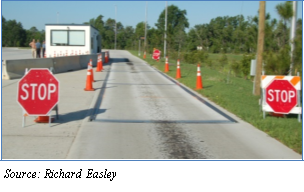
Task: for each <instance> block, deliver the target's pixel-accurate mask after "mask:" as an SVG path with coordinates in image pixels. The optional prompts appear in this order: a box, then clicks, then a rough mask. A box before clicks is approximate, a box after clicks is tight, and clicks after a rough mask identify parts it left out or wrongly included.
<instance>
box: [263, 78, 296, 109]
mask: <svg viewBox="0 0 304 192" xmlns="http://www.w3.org/2000/svg"><path fill="white" fill-rule="evenodd" d="M266 102H267V104H268V105H269V106H270V107H271V108H272V109H273V111H274V112H276V113H284V114H287V113H289V112H290V111H291V110H292V109H293V108H294V107H295V106H296V105H297V91H296V89H295V88H294V86H293V85H292V84H291V83H290V82H289V81H288V80H281V79H275V80H273V81H272V82H271V83H270V84H269V86H268V87H267V88H266Z"/></svg>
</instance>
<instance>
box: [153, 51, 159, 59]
mask: <svg viewBox="0 0 304 192" xmlns="http://www.w3.org/2000/svg"><path fill="white" fill-rule="evenodd" d="M152 59H154V60H158V59H160V50H158V49H155V50H154V51H153V55H152Z"/></svg>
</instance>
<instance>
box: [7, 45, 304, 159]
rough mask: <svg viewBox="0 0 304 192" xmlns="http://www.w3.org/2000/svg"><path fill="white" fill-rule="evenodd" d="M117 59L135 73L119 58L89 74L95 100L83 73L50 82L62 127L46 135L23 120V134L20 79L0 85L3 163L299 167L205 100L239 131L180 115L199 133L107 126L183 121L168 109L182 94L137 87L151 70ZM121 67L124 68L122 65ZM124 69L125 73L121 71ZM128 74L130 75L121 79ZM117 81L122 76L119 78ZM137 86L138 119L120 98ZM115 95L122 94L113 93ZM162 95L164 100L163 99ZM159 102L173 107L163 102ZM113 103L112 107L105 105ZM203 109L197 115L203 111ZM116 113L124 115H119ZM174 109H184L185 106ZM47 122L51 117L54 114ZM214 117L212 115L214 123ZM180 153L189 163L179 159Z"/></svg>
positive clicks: (45, 129) (186, 127)
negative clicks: (272, 163)
mask: <svg viewBox="0 0 304 192" xmlns="http://www.w3.org/2000/svg"><path fill="white" fill-rule="evenodd" d="M118 52H119V51H111V53H110V55H111V56H113V57H112V58H116V56H115V55H117V57H118V56H119V55H120V57H121V54H122V55H123V57H128V58H129V59H130V62H132V63H133V64H134V66H133V67H134V70H133V68H132V66H130V65H129V64H128V63H126V61H125V60H124V59H122V58H116V59H113V60H110V63H111V62H113V63H115V64H114V66H113V65H112V66H113V68H112V69H111V72H108V71H109V69H110V66H109V65H104V72H100V73H96V72H95V73H94V78H95V80H96V82H95V83H93V87H94V88H97V90H96V91H94V92H87V91H84V90H83V89H84V88H85V83H86V72H87V70H86V69H84V70H79V71H72V72H68V73H60V74H56V75H55V76H56V78H58V80H59V81H60V102H59V105H58V106H59V118H60V119H59V120H56V121H55V122H54V123H52V124H51V127H49V125H48V124H37V123H34V122H33V120H34V119H35V118H34V117H26V126H25V127H24V128H22V109H21V107H20V106H19V104H18V103H17V101H16V100H17V82H18V81H19V79H16V80H2V159H66V158H68V159H88V158H89V159H137V158H138V159H168V158H196V159H204V158H211V159H212V158H215V159H235V158H239V159H301V156H300V155H299V154H297V153H295V152H293V151H292V150H291V149H289V148H287V147H286V146H284V145H283V144H281V143H279V142H278V141H276V140H275V139H273V138H270V137H269V136H268V135H267V134H265V133H263V132H262V131H259V130H257V129H256V128H254V127H253V126H251V125H250V124H248V123H246V122H243V121H242V120H241V119H239V118H238V117H236V116H235V115H233V114H231V113H229V112H228V111H226V110H224V109H222V108H221V107H219V106H217V105H215V104H214V103H212V102H210V101H208V100H207V99H205V98H204V99H205V100H206V101H208V102H210V103H212V105H214V106H215V107H216V108H218V109H219V110H221V111H223V113H226V114H228V115H229V116H230V117H232V118H233V119H235V120H236V121H237V123H228V124H227V123H225V122H224V124H221V123H220V124H219V125H218V124H212V123H211V124H210V123H208V119H209V118H207V116H204V117H206V119H204V118H203V119H198V118H200V117H195V116H193V115H191V114H190V112H186V113H185V114H186V115H187V116H184V118H185V120H194V121H195V120H203V121H204V120H206V122H205V123H204V124H202V125H199V126H198V125H195V124H191V123H190V124H187V122H185V123H183V122H182V123H168V122H166V121H164V122H163V123H160V124H158V123H156V124H154V123H148V124H140V123H132V122H131V123H128V125H126V124H124V123H119V122H118V123H115V122H106V121H104V120H107V119H110V120H111V119H114V120H115V119H116V118H119V119H120V120H130V119H131V120H132V119H134V117H135V115H136V116H137V117H140V116H142V118H138V119H139V120H149V117H147V116H146V115H149V113H151V114H150V115H157V116H155V117H154V118H153V119H156V120H157V119H158V117H159V119H160V120H162V119H164V115H169V116H170V115H177V116H176V118H173V117H175V116H170V117H168V118H169V119H173V120H177V121H178V120H180V119H181V118H180V117H181V116H183V115H184V114H183V113H180V112H181V111H180V110H175V111H172V110H171V109H172V107H173V108H174V107H177V106H175V103H174V102H173V100H176V99H179V98H178V97H179V96H178V95H177V94H176V93H175V94H173V95H172V93H171V95H170V91H169V90H170V89H171V91H173V90H175V89H179V88H173V87H174V86H176V85H172V82H170V81H165V83H164V81H161V78H162V77H159V78H155V79H156V81H154V80H153V81H150V82H149V81H147V82H145V81H142V76H140V75H142V74H141V72H142V70H144V71H146V74H149V75H150V71H149V70H153V69H152V68H150V67H148V66H144V65H146V64H144V65H143V66H141V65H137V64H138V63H137V62H139V63H144V61H142V60H140V59H138V58H136V57H134V56H131V55H130V54H128V53H127V52H123V53H118ZM119 62H125V63H124V64H120V63H119ZM122 66H123V67H126V68H121V67H122ZM144 67H145V68H144ZM126 69H128V70H130V69H131V71H126ZM94 71H95V69H94ZM123 72H128V73H130V74H129V75H131V74H132V72H139V73H138V74H137V73H134V74H133V77H136V78H135V79H133V80H134V81H130V82H126V81H125V80H126V78H122V76H121V75H122V73H123ZM154 72H155V71H154ZM109 73H110V76H109V79H108V80H109V81H108V83H107V84H106V90H107V93H106V94H105V95H104V97H105V98H102V99H103V103H102V105H101V106H100V107H101V108H99V106H98V105H95V104H96V101H98V97H99V96H100V92H101V91H102V89H101V88H102V87H103V86H104V85H105V84H104V82H105V80H106V78H107V75H108V74H109ZM111 73H112V76H111ZM119 73H120V74H121V75H117V74H119ZM115 74H116V75H115ZM114 75H115V76H114ZM125 75H127V74H125ZM131 77H132V76H131ZM158 80H159V82H158ZM153 82H154V83H155V84H162V85H160V87H158V88H157V89H155V87H154V86H155V85H148V84H151V83H153ZM129 84H130V85H131V84H132V86H133V88H131V89H125V88H124V87H127V86H129V87H131V86H130V85H129ZM134 84H142V85H139V86H141V89H140V91H143V92H141V93H140V94H139V95H137V96H142V97H141V98H140V97H137V100H148V101H149V102H148V103H147V102H146V103H142V104H140V106H137V107H138V109H139V108H142V109H143V110H142V111H137V110H133V108H134V105H135V104H136V103H135V104H134V105H130V103H129V102H131V100H130V101H128V98H124V97H120V96H123V94H125V95H126V93H125V92H126V91H129V92H132V91H134V86H138V85H134ZM118 87H120V88H119V89H118ZM171 87H172V88H171ZM132 89H133V90H132ZM158 89H159V90H158ZM119 91H122V92H121V93H120V92H119ZM166 92H167V93H166ZM135 93H136V92H135ZM165 93H166V94H167V96H166V95H162V94H165ZM179 93H180V94H181V95H183V97H185V98H188V99H187V101H186V102H188V103H189V104H191V103H192V102H193V103H192V104H193V105H196V104H198V103H197V101H196V100H194V99H193V98H192V100H191V99H190V98H191V96H190V95H187V94H186V93H181V92H179ZM120 94H121V95H120ZM168 94H169V95H168ZM180 94H179V95H180ZM127 96H128V94H127ZM135 96H136V94H135ZM192 96H193V95H192ZM199 97H200V96H198V98H199ZM111 98H113V99H111ZM114 98H115V99H114ZM117 98H118V100H117ZM164 98H171V99H169V100H168V99H166V101H164V100H163V99H164ZM172 98H173V100H172ZM190 100H191V101H190ZM117 101H118V102H120V103H117ZM124 101H126V102H124ZM127 101H128V102H127ZM152 101H153V102H152ZM110 102H113V103H114V104H115V105H112V106H111V105H109V103H110ZM159 102H161V103H163V102H164V104H165V105H159V104H161V103H159ZM171 102H172V103H171ZM144 104H153V105H154V104H156V107H159V108H157V109H156V110H155V111H153V110H152V111H149V109H147V108H145V107H144ZM99 105H100V104H99ZM200 105H201V107H202V108H204V107H205V106H203V105H202V104H200ZM118 106H120V107H122V109H124V110H120V109H119V107H118ZM187 106H188V105H187ZM95 107H97V108H95ZM116 107H117V108H116ZM178 107H179V108H180V107H182V108H184V107H183V106H178ZM128 109H129V110H128ZM96 110H99V111H96ZM114 110H116V112H117V113H121V114H122V115H119V116H113V115H115V114H114V113H113V111H114ZM198 110H201V109H198ZM206 110H207V109H204V110H202V111H201V113H204V111H205V115H209V113H207V111H206ZM93 113H97V114H98V115H97V116H96V121H92V122H89V119H90V118H91V117H92V116H91V115H92V114H93ZM133 113H134V114H133ZM135 113H138V114H135ZM179 113H180V114H179ZM52 114H53V115H55V112H53V113H52ZM111 115H112V116H111ZM123 117H127V118H126V119H124V118H123ZM210 117H211V116H210ZM214 117H215V116H214V115H212V118H214ZM184 118H182V120H183V119H184ZM191 118H193V119H191ZM98 120H101V121H98ZM213 120H216V121H222V120H225V118H224V119H223V118H222V117H216V118H214V119H213ZM113 125H114V126H113ZM181 146H182V147H181ZM173 149H174V150H173ZM184 152H186V154H189V155H190V156H184V154H185V153H184ZM168 154H169V156H168ZM193 154H194V155H193ZM170 155H171V156H170Z"/></svg>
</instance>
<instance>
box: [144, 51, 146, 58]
mask: <svg viewBox="0 0 304 192" xmlns="http://www.w3.org/2000/svg"><path fill="white" fill-rule="evenodd" d="M144 59H146V51H145V52H144Z"/></svg>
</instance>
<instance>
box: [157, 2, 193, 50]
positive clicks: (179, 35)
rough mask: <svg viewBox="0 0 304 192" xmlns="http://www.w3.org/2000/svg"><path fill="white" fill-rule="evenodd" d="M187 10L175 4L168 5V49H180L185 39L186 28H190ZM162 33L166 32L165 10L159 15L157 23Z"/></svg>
mask: <svg viewBox="0 0 304 192" xmlns="http://www.w3.org/2000/svg"><path fill="white" fill-rule="evenodd" d="M186 15H187V11H186V10H180V9H179V8H178V7H177V6H175V5H170V6H168V16H167V44H168V49H170V48H171V49H173V50H180V46H181V44H182V43H183V41H184V40H185V37H186V36H185V29H186V28H189V23H188V19H187V18H186ZM155 25H156V27H157V29H158V30H159V31H160V33H161V34H164V33H165V10H163V11H162V12H161V14H160V15H159V18H158V21H157V23H156V24H155Z"/></svg>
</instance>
